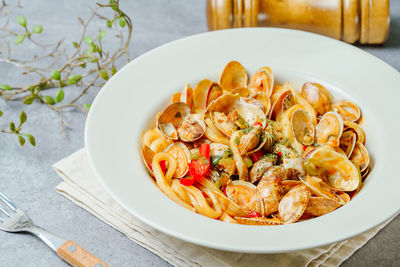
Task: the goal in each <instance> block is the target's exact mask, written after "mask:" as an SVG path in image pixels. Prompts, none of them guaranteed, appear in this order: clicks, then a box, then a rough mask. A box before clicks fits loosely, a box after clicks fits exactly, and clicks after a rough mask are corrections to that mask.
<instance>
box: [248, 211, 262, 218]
mask: <svg viewBox="0 0 400 267" xmlns="http://www.w3.org/2000/svg"><path fill="white" fill-rule="evenodd" d="M249 216H250V218H260V217H261V214H260V213H258V212H257V211H253V212H250V213H249Z"/></svg>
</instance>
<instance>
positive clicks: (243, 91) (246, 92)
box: [231, 87, 253, 97]
mask: <svg viewBox="0 0 400 267" xmlns="http://www.w3.org/2000/svg"><path fill="white" fill-rule="evenodd" d="M231 94H232V95H235V94H238V95H239V96H240V97H250V96H251V95H252V94H253V92H252V91H251V90H250V89H249V88H248V87H240V88H236V89H234V90H232V91H231Z"/></svg>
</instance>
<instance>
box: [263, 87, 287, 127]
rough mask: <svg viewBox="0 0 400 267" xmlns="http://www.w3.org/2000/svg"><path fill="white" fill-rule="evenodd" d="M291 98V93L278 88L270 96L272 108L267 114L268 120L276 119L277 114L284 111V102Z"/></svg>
mask: <svg viewBox="0 0 400 267" xmlns="http://www.w3.org/2000/svg"><path fill="white" fill-rule="evenodd" d="M291 97H292V92H291V91H290V90H289V89H285V88H283V87H278V90H276V91H275V92H274V93H273V94H272V96H271V103H272V106H271V108H270V111H269V114H268V119H274V118H275V119H276V118H277V117H278V114H279V113H282V112H283V111H284V108H283V104H284V100H285V99H288V98H291Z"/></svg>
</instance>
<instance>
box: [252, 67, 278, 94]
mask: <svg viewBox="0 0 400 267" xmlns="http://www.w3.org/2000/svg"><path fill="white" fill-rule="evenodd" d="M249 87H250V88H252V89H253V90H254V91H256V92H257V91H259V92H263V93H265V94H266V95H267V96H271V94H272V90H273V88H274V74H273V73H272V70H271V69H270V68H269V67H262V68H260V69H259V70H257V71H256V72H255V73H254V75H253V76H252V77H251V81H250V84H249Z"/></svg>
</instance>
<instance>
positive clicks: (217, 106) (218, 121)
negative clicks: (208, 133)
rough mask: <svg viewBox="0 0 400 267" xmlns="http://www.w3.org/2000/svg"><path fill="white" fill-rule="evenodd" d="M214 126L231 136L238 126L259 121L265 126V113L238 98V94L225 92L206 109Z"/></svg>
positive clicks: (245, 125)
mask: <svg viewBox="0 0 400 267" xmlns="http://www.w3.org/2000/svg"><path fill="white" fill-rule="evenodd" d="M207 113H210V117H211V119H212V120H213V122H214V124H215V126H216V127H217V128H218V130H220V131H221V132H222V133H223V134H225V135H227V136H232V133H233V132H234V131H236V130H237V129H238V128H239V127H240V128H247V127H249V126H252V125H253V124H255V123H256V122H259V123H260V124H261V126H262V128H263V129H264V128H265V125H266V118H265V113H264V112H263V111H262V110H261V109H260V108H259V107H257V106H255V105H252V104H249V103H246V102H244V101H241V100H240V97H239V96H238V95H232V94H225V95H223V96H221V97H219V98H218V99H216V100H215V101H213V102H212V103H211V104H210V106H209V107H208V109H207Z"/></svg>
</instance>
